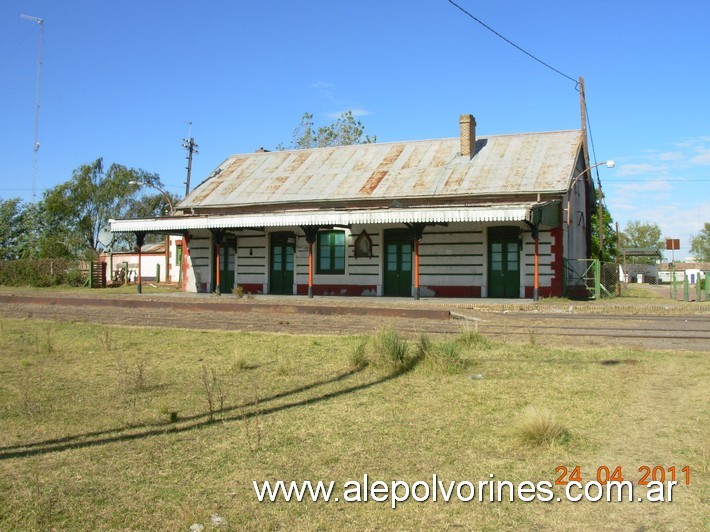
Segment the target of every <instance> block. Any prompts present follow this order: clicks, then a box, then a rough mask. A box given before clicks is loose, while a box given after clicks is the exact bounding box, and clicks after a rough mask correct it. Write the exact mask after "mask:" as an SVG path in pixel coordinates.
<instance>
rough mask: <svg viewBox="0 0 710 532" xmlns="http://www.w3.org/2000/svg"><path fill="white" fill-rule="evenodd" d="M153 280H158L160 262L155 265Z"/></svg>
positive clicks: (157, 281)
mask: <svg viewBox="0 0 710 532" xmlns="http://www.w3.org/2000/svg"><path fill="white" fill-rule="evenodd" d="M155 282H156V283H159V282H160V264H156V265H155Z"/></svg>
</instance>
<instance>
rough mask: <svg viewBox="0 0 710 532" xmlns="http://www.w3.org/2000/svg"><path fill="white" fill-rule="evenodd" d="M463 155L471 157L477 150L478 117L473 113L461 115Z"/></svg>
mask: <svg viewBox="0 0 710 532" xmlns="http://www.w3.org/2000/svg"><path fill="white" fill-rule="evenodd" d="M459 125H460V126H461V155H462V156H464V157H468V158H469V159H470V158H471V157H473V156H474V154H475V152H476V119H475V118H473V115H461V118H459Z"/></svg>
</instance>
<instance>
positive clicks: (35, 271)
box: [0, 259, 78, 287]
mask: <svg viewBox="0 0 710 532" xmlns="http://www.w3.org/2000/svg"><path fill="white" fill-rule="evenodd" d="M72 270H76V271H77V272H78V270H77V267H76V263H75V262H73V261H70V260H67V259H19V260H6V261H0V285H5V286H38V287H47V286H56V285H60V284H62V283H65V282H67V279H68V278H71V279H76V274H75V273H72V274H71V275H70V273H69V272H71V271H72Z"/></svg>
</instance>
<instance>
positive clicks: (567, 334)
mask: <svg viewBox="0 0 710 532" xmlns="http://www.w3.org/2000/svg"><path fill="white" fill-rule="evenodd" d="M0 314H2V315H4V316H7V317H14V318H25V319H26V318H31V319H42V320H53V321H81V322H90V323H103V324H112V325H130V326H158V327H177V328H194V329H213V330H214V329H218V330H230V331H244V332H277V333H289V334H361V333H364V332H371V331H372V330H374V329H377V328H379V327H381V326H382V325H383V324H390V325H392V326H393V327H395V328H397V329H398V330H401V331H404V332H408V333H410V334H417V333H420V332H427V333H430V334H439V333H441V334H457V333H460V332H461V330H462V328H465V327H467V328H471V327H474V328H475V329H476V330H477V331H478V332H480V333H481V334H484V335H486V336H491V337H493V338H496V339H499V338H500V339H512V340H513V341H518V342H519V341H523V342H524V341H526V340H527V339H530V338H532V337H533V336H534V339H535V341H536V342H537V343H540V344H543V345H580V341H585V342H591V343H593V344H595V345H600V346H617V345H618V346H641V347H644V348H649V349H691V350H699V351H710V318H709V317H705V316H702V315H629V314H598V313H595V314H581V313H574V314H571V313H562V312H556V313H541V312H535V313H530V312H497V313H496V312H491V311H474V310H464V311H461V310H460V309H456V310H455V311H453V310H452V312H451V316H452V317H453V318H456V319H432V318H427V317H421V318H416V317H411V316H410V317H396V316H394V317H382V316H373V315H369V314H368V311H367V309H365V308H363V309H362V312H361V313H354V314H350V315H323V314H318V315H313V314H301V313H298V312H296V313H294V312H279V311H278V310H274V308H273V306H269V307H264V308H254V309H253V311H251V312H238V313H231V312H225V311H223V310H222V311H218V310H210V309H201V310H199V311H196V310H195V309H190V308H188V306H187V305H186V306H185V308H181V306H180V305H173V306H172V307H171V308H170V309H169V310H168V309H165V308H161V306H160V305H159V304H158V305H155V306H153V307H149V308H120V307H109V308H97V306H93V305H91V306H89V305H87V306H74V305H70V306H64V305H59V304H57V305H46V304H38V303H29V302H21V303H4V304H3V305H2V306H0Z"/></svg>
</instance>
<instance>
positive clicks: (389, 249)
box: [384, 231, 412, 297]
mask: <svg viewBox="0 0 710 532" xmlns="http://www.w3.org/2000/svg"><path fill="white" fill-rule="evenodd" d="M384 259H385V278H384V294H385V295H386V296H395V297H411V295H412V242H411V235H409V233H408V232H406V231H390V232H386V233H385V256H384Z"/></svg>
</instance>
